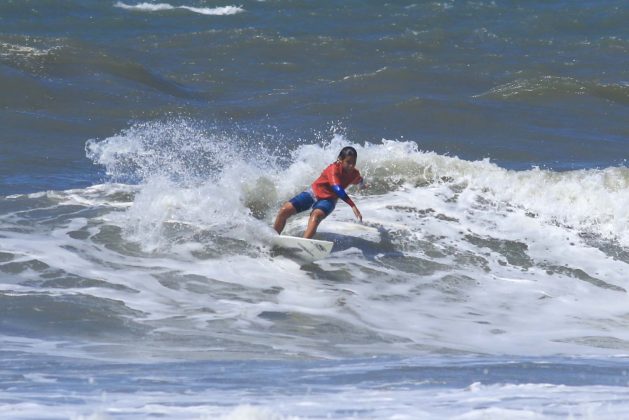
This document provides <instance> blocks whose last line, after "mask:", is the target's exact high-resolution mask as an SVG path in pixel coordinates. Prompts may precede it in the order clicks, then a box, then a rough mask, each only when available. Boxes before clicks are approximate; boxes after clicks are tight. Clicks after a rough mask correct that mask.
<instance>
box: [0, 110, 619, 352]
mask: <svg viewBox="0 0 629 420" xmlns="http://www.w3.org/2000/svg"><path fill="white" fill-rule="evenodd" d="M267 140H268V141H267ZM272 140H273V139H268V138H264V137H262V136H258V135H256V134H254V133H245V134H242V133H241V134H238V133H235V132H229V131H221V130H218V129H216V128H208V127H206V126H203V125H201V124H199V123H196V122H194V121H189V120H171V121H161V122H147V123H141V124H135V125H133V126H132V127H130V128H128V129H127V130H124V131H122V132H120V133H119V134H118V135H116V136H112V137H109V138H106V139H102V140H96V139H94V140H90V141H88V142H87V144H86V152H87V155H88V157H89V158H90V159H92V160H93V161H94V162H95V164H97V165H102V166H103V167H104V168H105V171H106V172H107V173H108V175H107V177H108V180H109V182H104V183H103V184H100V185H95V186H92V187H89V188H85V189H76V190H67V191H49V192H41V193H37V194H30V195H15V196H11V197H4V198H0V206H1V207H2V208H3V213H2V214H0V235H1V236H2V241H1V243H0V272H1V273H2V282H0V300H2V305H0V307H2V308H7V309H6V310H5V312H6V313H5V315H6V316H5V319H6V320H7V322H6V323H5V331H7V334H10V335H12V336H15V337H32V336H33V335H34V336H36V337H40V338H42V337H43V339H45V340H49V339H53V338H54V340H66V339H68V338H71V339H72V340H71V341H72V342H73V343H75V345H74V346H70V347H72V348H71V350H73V351H79V350H82V351H85V352H88V353H90V354H92V353H97V354H98V355H99V356H102V355H103V354H104V355H105V356H106V357H111V354H112V353H113V354H117V353H121V354H129V353H130V354H137V352H138V351H139V350H138V346H137V345H136V342H141V343H142V345H141V346H143V347H142V350H141V352H143V354H150V355H152V356H151V357H153V356H154V357H165V358H181V357H183V358H188V357H225V356H224V355H225V354H231V353H234V354H236V353H237V354H238V355H240V356H242V357H248V356H252V357H260V355H265V356H264V357H269V355H274V354H276V355H277V354H279V355H280V356H281V357H287V356H290V357H293V356H294V357H304V356H306V357H316V358H327V357H339V356H341V357H342V356H347V355H352V356H357V355H359V356H362V355H371V354H415V355H416V354H419V353H424V352H428V353H439V354H452V353H470V352H471V353H491V354H526V355H540V354H546V355H547V354H558V353H564V354H566V353H567V354H598V355H600V354H618V352H621V353H626V352H627V351H629V343H628V341H627V340H626V338H625V337H626V332H625V330H626V294H627V290H628V288H629V284H628V283H627V278H628V277H627V276H628V275H629V237H628V233H627V213H626V208H627V206H628V205H629V203H628V202H627V200H628V197H629V194H627V192H628V191H629V169H628V168H625V167H611V168H604V169H591V170H580V171H568V172H556V171H550V170H544V169H539V168H536V169H533V170H527V171H511V170H507V169H504V168H501V167H499V166H497V165H495V164H493V163H492V162H490V161H489V160H483V161H466V160H462V159H459V158H456V157H451V156H443V155H439V154H436V153H433V152H426V151H421V150H420V149H419V147H418V145H417V144H416V143H414V142H408V141H393V140H390V141H382V142H381V143H379V144H357V143H354V142H351V141H350V140H348V139H347V138H346V137H344V136H342V135H335V136H333V137H331V138H328V139H326V140H325V141H320V142H317V143H313V144H295V143H294V142H290V141H288V142H285V143H282V142H276V146H277V147H271V143H272ZM348 144H351V145H353V146H354V147H356V149H357V150H358V167H359V169H360V170H361V171H362V173H363V174H364V175H365V176H366V177H367V180H368V183H369V184H370V188H369V189H367V190H365V191H362V192H356V191H350V194H352V195H354V196H355V197H354V198H355V200H354V201H355V202H356V203H357V204H358V206H359V208H360V209H361V211H362V213H363V216H364V219H365V226H358V225H356V224H354V223H353V215H352V212H351V210H350V209H349V208H347V206H345V205H344V204H343V203H339V206H338V208H337V210H335V211H334V212H333V213H332V214H331V215H330V216H329V217H328V218H327V219H326V220H325V221H324V222H323V223H322V225H321V227H320V229H319V232H318V235H319V237H320V238H323V239H329V240H333V241H334V242H335V248H334V250H333V253H332V255H331V256H330V257H329V258H327V259H325V260H323V261H319V262H317V263H316V264H313V265H311V266H304V267H300V266H299V265H297V264H295V263H294V262H292V261H291V260H289V259H285V258H283V257H282V256H277V255H274V254H273V252H272V251H271V250H270V249H269V247H268V239H269V238H270V237H271V235H273V231H272V229H271V228H270V225H271V223H272V221H273V217H274V216H275V213H276V211H277V209H278V208H279V206H280V205H281V204H282V202H284V201H285V200H287V199H288V198H290V197H291V196H293V195H294V194H296V193H298V192H300V191H302V190H303V189H304V188H306V187H307V185H308V184H309V183H310V182H312V180H313V179H314V178H315V177H316V176H317V175H318V174H319V173H320V171H321V170H322V168H324V167H325V166H326V165H327V164H328V163H330V162H332V161H333V160H334V159H335V157H336V154H337V153H338V150H339V149H340V148H341V147H342V146H345V145H348ZM114 181H115V182H114ZM306 220H307V215H304V214H300V215H298V216H295V217H293V218H292V219H291V220H290V222H289V223H288V225H287V230H286V233H287V234H292V235H299V234H301V232H303V229H304V226H305V223H306ZM392 308H394V310H392ZM70 313H74V314H80V317H81V319H89V320H90V322H89V323H88V324H89V325H85V326H83V324H82V323H81V322H78V321H77V320H76V317H69V318H68V316H67V314H70ZM12 314H17V315H16V316H14V315H12ZM42 319H47V320H48V321H49V322H54V326H53V327H51V328H50V329H43V328H42V326H41V322H42ZM47 325H53V324H47ZM90 325H98V331H95V330H94V328H91V327H90ZM540 325H544V328H543V329H541V328H540ZM129 337H141V340H133V341H134V343H133V346H130V345H129ZM83 340H86V341H87V342H89V345H87V344H82V343H83ZM95 343H100V344H95ZM17 345H18V344H16V346H17ZM19 345H23V346H26V344H19ZM70 347H68V349H70ZM62 350H63V349H61V350H58V351H62Z"/></svg>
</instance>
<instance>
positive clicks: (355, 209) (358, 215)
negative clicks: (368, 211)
mask: <svg viewBox="0 0 629 420" xmlns="http://www.w3.org/2000/svg"><path fill="white" fill-rule="evenodd" d="M332 190H333V191H334V193H335V194H336V195H338V197H339V198H340V199H341V200H343V201H345V202H346V203H347V204H348V205H349V206H350V207H351V208H352V211H353V212H354V216H356V218H357V219H358V220H359V221H360V222H361V223H362V221H363V215H362V214H361V213H360V210H358V207H356V204H354V202H353V201H352V199H351V198H349V196H348V195H347V193H346V192H345V190H344V189H343V187H341V186H340V185H338V184H336V185H332Z"/></svg>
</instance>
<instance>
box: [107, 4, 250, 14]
mask: <svg viewBox="0 0 629 420" xmlns="http://www.w3.org/2000/svg"><path fill="white" fill-rule="evenodd" d="M114 6H115V7H119V8H122V9H128V10H138V11H143V12H158V11H164V10H175V9H184V10H188V11H190V12H194V13H199V14H202V15H213V16H226V15H234V14H236V13H242V12H244V11H245V9H243V8H242V7H238V6H222V7H193V6H173V5H171V4H169V3H138V4H135V5H131V4H126V3H123V2H121V1H119V2H117V3H116V4H115V5H114Z"/></svg>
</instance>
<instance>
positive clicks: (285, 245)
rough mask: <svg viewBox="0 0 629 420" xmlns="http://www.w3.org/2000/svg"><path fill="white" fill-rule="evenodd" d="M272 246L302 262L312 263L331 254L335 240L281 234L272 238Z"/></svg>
mask: <svg viewBox="0 0 629 420" xmlns="http://www.w3.org/2000/svg"><path fill="white" fill-rule="evenodd" d="M271 246H272V247H273V248H274V249H275V250H277V251H279V253H280V254H282V255H286V256H288V257H289V258H292V259H296V260H298V261H299V262H301V263H311V262H313V261H317V260H322V259H324V258H325V257H327V256H328V255H330V252H332V246H334V242H330V241H320V240H317V239H306V238H298V237H295V236H285V235H279V236H274V237H273V239H271Z"/></svg>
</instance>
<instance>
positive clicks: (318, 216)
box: [310, 209, 327, 223]
mask: <svg viewBox="0 0 629 420" xmlns="http://www.w3.org/2000/svg"><path fill="white" fill-rule="evenodd" d="M326 216H327V214H325V212H324V211H323V210H321V209H314V210H313V211H312V213H310V218H312V219H314V220H315V221H316V222H317V223H319V222H321V221H322V220H323V219H325V217H326Z"/></svg>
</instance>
